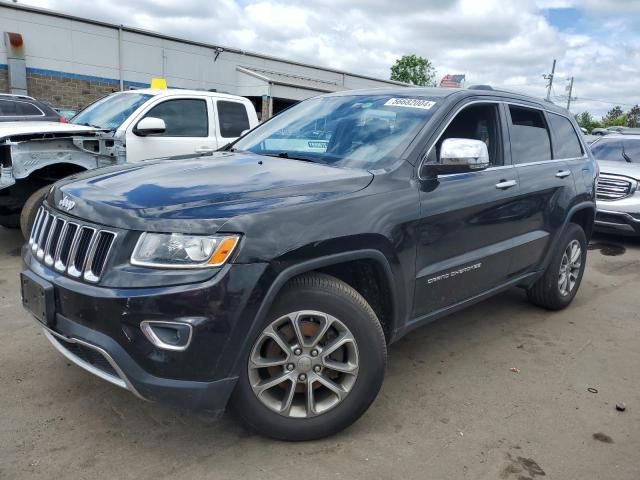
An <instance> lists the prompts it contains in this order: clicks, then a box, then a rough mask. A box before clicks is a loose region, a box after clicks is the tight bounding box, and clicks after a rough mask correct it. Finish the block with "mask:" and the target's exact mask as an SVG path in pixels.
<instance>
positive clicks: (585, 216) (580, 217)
mask: <svg viewBox="0 0 640 480" xmlns="http://www.w3.org/2000/svg"><path fill="white" fill-rule="evenodd" d="M595 215H596V206H595V204H594V203H593V202H580V203H577V204H575V205H574V206H573V207H571V209H569V212H568V213H567V215H566V216H565V218H564V222H563V223H562V226H561V227H560V228H558V232H557V233H556V235H555V237H554V238H553V240H552V242H551V245H550V246H549V249H548V250H547V253H546V255H545V257H544V262H543V263H542V268H541V269H540V271H539V275H538V276H536V277H535V278H534V279H533V280H532V281H531V283H533V282H535V280H536V279H537V278H538V277H539V276H540V275H542V274H543V273H544V271H545V269H546V268H547V266H548V265H549V262H551V258H553V252H555V251H556V249H557V248H558V243H559V242H560V241H561V240H562V235H563V233H564V232H565V230H566V229H567V226H568V225H569V224H571V223H575V224H577V225H580V227H582V229H583V230H584V233H585V236H586V237H587V243H588V242H589V239H590V238H591V234H592V232H593V221H594V219H595Z"/></svg>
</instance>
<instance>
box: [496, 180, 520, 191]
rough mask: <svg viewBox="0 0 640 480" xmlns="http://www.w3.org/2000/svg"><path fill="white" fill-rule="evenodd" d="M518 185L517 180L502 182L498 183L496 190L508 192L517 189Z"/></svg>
mask: <svg viewBox="0 0 640 480" xmlns="http://www.w3.org/2000/svg"><path fill="white" fill-rule="evenodd" d="M517 184H518V182H516V181H515V180H500V182H499V183H496V188H498V189H500V190H506V189H507V188H511V187H515V186H516V185H517Z"/></svg>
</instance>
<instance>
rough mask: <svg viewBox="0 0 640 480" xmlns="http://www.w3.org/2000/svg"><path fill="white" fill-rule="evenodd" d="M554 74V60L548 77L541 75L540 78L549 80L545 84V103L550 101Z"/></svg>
mask: <svg viewBox="0 0 640 480" xmlns="http://www.w3.org/2000/svg"><path fill="white" fill-rule="evenodd" d="M554 73H556V59H555V58H554V59H553V66H552V67H551V73H550V74H549V75H543V76H542V78H544V79H545V80H549V83H547V101H549V100H551V86H552V85H553V74H554Z"/></svg>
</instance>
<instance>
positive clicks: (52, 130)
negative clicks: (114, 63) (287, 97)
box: [0, 89, 258, 235]
mask: <svg viewBox="0 0 640 480" xmlns="http://www.w3.org/2000/svg"><path fill="white" fill-rule="evenodd" d="M257 124H258V117H257V115H256V111H255V108H254V107H253V104H252V103H251V101H250V100H248V99H246V98H243V97H238V96H235V95H227V94H223V93H217V92H207V91H197V90H178V89H165V90H150V89H144V90H129V91H124V92H117V93H113V94H111V95H109V96H107V97H105V98H103V99H101V100H98V101H97V102H95V103H93V104H91V105H89V106H88V107H87V108H85V109H84V110H83V111H81V112H80V113H79V114H78V115H76V116H75V117H74V118H73V119H72V121H71V123H70V124H63V123H54V122H51V123H50V122H19V123H18V122H16V123H4V124H2V125H0V225H2V226H5V227H8V228H17V227H18V226H20V227H21V228H22V231H23V234H25V235H27V234H28V231H27V230H28V229H29V227H30V225H31V223H32V221H33V216H34V214H35V211H36V210H37V206H38V205H39V204H40V203H41V201H42V197H43V196H44V195H45V194H46V192H47V191H48V187H49V186H50V185H51V184H52V183H53V182H55V181H56V180H59V179H61V178H64V177H67V176H69V175H72V174H74V173H78V172H82V171H84V170H89V169H92V168H99V167H103V166H108V165H113V164H117V163H125V162H127V163H131V162H140V161H144V160H150V159H156V158H163V157H172V156H178V155H187V154H192V153H200V154H202V155H206V154H209V153H211V152H213V151H214V150H217V149H218V148H220V147H223V146H224V145H226V144H227V143H229V142H232V141H234V140H235V139H236V138H237V137H239V136H240V135H242V133H243V132H244V131H246V130H250V129H251V128H253V127H255V126H256V125H257Z"/></svg>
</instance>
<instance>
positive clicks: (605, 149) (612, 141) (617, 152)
mask: <svg viewBox="0 0 640 480" xmlns="http://www.w3.org/2000/svg"><path fill="white" fill-rule="evenodd" d="M591 153H593V156H594V157H595V159H596V160H609V161H615V162H627V163H638V162H640V139H635V138H620V137H617V138H603V139H602V140H600V141H598V142H596V143H594V144H593V145H592V146H591Z"/></svg>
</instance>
